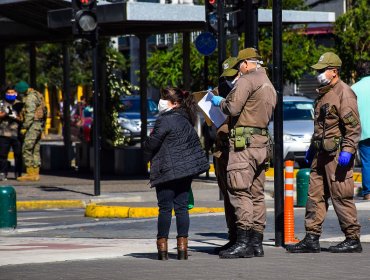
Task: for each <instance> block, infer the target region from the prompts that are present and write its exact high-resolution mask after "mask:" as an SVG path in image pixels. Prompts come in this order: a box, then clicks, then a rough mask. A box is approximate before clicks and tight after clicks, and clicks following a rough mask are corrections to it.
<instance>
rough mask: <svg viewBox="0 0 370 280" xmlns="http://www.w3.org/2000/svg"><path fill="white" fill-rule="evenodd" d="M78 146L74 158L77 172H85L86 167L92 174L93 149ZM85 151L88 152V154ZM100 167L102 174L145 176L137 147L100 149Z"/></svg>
mask: <svg viewBox="0 0 370 280" xmlns="http://www.w3.org/2000/svg"><path fill="white" fill-rule="evenodd" d="M80 145H81V147H77V156H76V164H77V166H78V170H86V167H88V169H89V170H90V171H91V172H92V171H93V170H94V149H93V147H89V146H85V147H84V145H86V144H84V143H82V144H80ZM87 150H88V151H89V152H88V153H87ZM78 157H79V158H78ZM77 159H78V160H77ZM100 167H101V172H102V174H113V175H145V174H147V167H146V164H145V162H144V155H143V151H142V150H141V148H138V147H125V148H102V150H101V163H100Z"/></svg>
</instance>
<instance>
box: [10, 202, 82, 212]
mask: <svg viewBox="0 0 370 280" xmlns="http://www.w3.org/2000/svg"><path fill="white" fill-rule="evenodd" d="M85 207H86V203H85V202H84V201H83V200H39V201H37V200H35V201H17V210H36V209H52V208H85Z"/></svg>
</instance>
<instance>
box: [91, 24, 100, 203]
mask: <svg viewBox="0 0 370 280" xmlns="http://www.w3.org/2000/svg"><path fill="white" fill-rule="evenodd" d="M91 45H92V48H93V83H94V93H93V95H94V125H93V143H94V195H95V196H98V195H100V150H101V149H100V148H101V139H100V111H99V107H100V106H99V100H100V91H99V71H98V59H99V42H98V31H97V30H96V32H95V36H94V38H93V39H92V40H91Z"/></svg>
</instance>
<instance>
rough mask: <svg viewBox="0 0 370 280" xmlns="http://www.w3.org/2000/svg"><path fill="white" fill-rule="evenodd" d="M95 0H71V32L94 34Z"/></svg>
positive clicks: (96, 24)
mask: <svg viewBox="0 0 370 280" xmlns="http://www.w3.org/2000/svg"><path fill="white" fill-rule="evenodd" d="M96 2H97V0H72V33H73V34H74V35H79V36H85V35H93V34H95V31H96V28H97V26H98V18H97V13H96Z"/></svg>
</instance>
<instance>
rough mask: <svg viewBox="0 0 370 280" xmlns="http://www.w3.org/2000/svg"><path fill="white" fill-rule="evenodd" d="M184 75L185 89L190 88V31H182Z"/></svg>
mask: <svg viewBox="0 0 370 280" xmlns="http://www.w3.org/2000/svg"><path fill="white" fill-rule="evenodd" d="M182 49H183V55H182V76H183V81H184V89H185V90H190V33H189V32H184V33H182Z"/></svg>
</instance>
